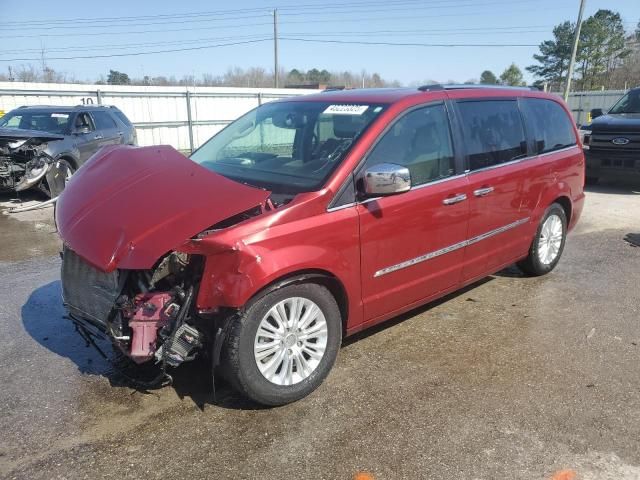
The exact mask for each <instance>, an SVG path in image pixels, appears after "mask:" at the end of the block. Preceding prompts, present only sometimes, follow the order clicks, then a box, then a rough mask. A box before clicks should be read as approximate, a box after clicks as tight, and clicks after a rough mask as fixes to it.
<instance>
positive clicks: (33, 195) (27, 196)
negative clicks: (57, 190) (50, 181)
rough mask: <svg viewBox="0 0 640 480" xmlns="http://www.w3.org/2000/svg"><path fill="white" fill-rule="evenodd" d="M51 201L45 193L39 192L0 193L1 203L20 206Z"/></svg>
mask: <svg viewBox="0 0 640 480" xmlns="http://www.w3.org/2000/svg"><path fill="white" fill-rule="evenodd" d="M47 200H49V197H47V196H46V195H45V194H44V193H43V192H41V191H39V190H25V191H24V192H0V203H5V204H10V205H12V206H14V207H15V206H18V205H20V204H21V203H23V202H44V201H47Z"/></svg>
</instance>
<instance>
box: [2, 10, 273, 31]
mask: <svg viewBox="0 0 640 480" xmlns="http://www.w3.org/2000/svg"><path fill="white" fill-rule="evenodd" d="M268 16H269V15H266V14H260V15H247V16H241V17H228V18H209V19H206V20H198V19H196V20H193V19H189V20H169V21H166V22H148V23H135V24H125V25H122V24H119V25H95V26H86V25H72V26H53V27H38V28H39V29H40V30H60V29H64V30H69V29H80V28H114V26H115V27H119V26H126V27H130V26H140V27H144V26H148V25H172V24H185V23H208V22H222V21H225V22H226V21H228V20H247V19H251V18H267V17H268ZM22 29H24V27H9V28H3V30H22Z"/></svg>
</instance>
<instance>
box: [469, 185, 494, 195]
mask: <svg viewBox="0 0 640 480" xmlns="http://www.w3.org/2000/svg"><path fill="white" fill-rule="evenodd" d="M491 192H493V187H483V188H479V189H477V190H474V191H473V194H474V195H475V196H476V197H484V196H485V195H489V194H490V193H491Z"/></svg>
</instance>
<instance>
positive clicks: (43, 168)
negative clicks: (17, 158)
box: [25, 157, 49, 180]
mask: <svg viewBox="0 0 640 480" xmlns="http://www.w3.org/2000/svg"><path fill="white" fill-rule="evenodd" d="M25 167H26V168H25V169H26V176H27V178H28V179H29V180H33V179H36V178H40V177H42V175H44V174H45V173H46V172H47V168H48V167H49V162H47V158H46V157H38V158H35V159H33V160H29V161H28V162H27V164H26V165H25Z"/></svg>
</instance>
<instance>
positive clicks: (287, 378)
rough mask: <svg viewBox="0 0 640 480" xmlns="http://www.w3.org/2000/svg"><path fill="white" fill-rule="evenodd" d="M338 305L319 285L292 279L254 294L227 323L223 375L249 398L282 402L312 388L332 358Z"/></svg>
mask: <svg viewBox="0 0 640 480" xmlns="http://www.w3.org/2000/svg"><path fill="white" fill-rule="evenodd" d="M341 340H342V321H341V316H340V309H339V308H338V305H337V303H336V301H335V299H334V297H333V295H332V294H331V293H330V292H329V291H328V290H327V289H326V288H324V287H323V286H321V285H317V284H313V283H305V284H293V285H288V286H285V287H282V288H280V289H278V290H274V291H272V292H270V293H267V294H266V295H263V296H261V297H258V298H257V299H256V300H254V301H252V302H251V303H250V304H249V305H248V307H247V308H246V310H245V312H244V314H243V315H242V316H241V318H239V319H238V320H237V321H236V322H235V323H234V325H233V326H232V328H231V331H230V333H229V337H228V339H227V342H226V348H225V350H224V352H223V357H222V368H223V373H224V374H225V376H226V377H227V378H228V379H229V380H230V381H231V383H232V384H233V385H234V387H235V388H236V389H237V390H238V391H240V392H241V393H242V394H244V395H245V396H247V397H249V398H250V399H252V400H254V401H256V402H258V403H261V404H264V405H272V406H273V405H284V404H286V403H291V402H294V401H296V400H299V399H301V398H303V397H305V396H307V395H309V394H310V393H311V392H312V391H314V390H315V389H316V388H317V387H318V386H319V385H320V384H321V383H322V381H323V380H324V379H325V377H326V376H327V375H328V373H329V371H330V370H331V367H332V366H333V364H334V363H335V360H336V357H337V355H338V350H339V348H340V342H341Z"/></svg>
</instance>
